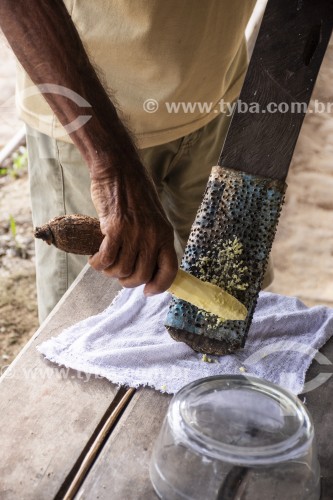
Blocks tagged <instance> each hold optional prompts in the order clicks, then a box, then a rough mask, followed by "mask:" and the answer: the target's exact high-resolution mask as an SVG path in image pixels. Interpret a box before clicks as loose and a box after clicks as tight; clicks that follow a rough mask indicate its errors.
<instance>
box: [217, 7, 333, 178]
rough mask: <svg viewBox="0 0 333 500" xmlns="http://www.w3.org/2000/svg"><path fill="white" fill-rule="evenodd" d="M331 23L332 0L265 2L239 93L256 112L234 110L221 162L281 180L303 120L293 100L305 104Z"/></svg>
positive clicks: (285, 172)
mask: <svg viewBox="0 0 333 500" xmlns="http://www.w3.org/2000/svg"><path fill="white" fill-rule="evenodd" d="M332 25H333V2H332V0H316V1H315V2H314V1H313V0H278V1H276V0H269V2H268V4H267V8H266V11H265V14H264V18H263V21H262V25H261V28H260V31H259V34H258V38H257V40H256V44H255V48H254V52H253V55H252V58H251V61H250V65H249V68H248V71H247V74H246V78H245V81H244V85H243V88H242V91H241V94H240V97H239V99H240V101H241V102H242V103H243V104H244V105H248V106H250V105H251V103H257V104H258V106H259V109H260V112H250V111H247V112H244V111H241V110H237V109H236V111H235V114H234V116H233V118H232V121H231V124H230V128H229V131H228V134H227V137H226V140H225V143H224V146H223V149H222V153H221V157H220V159H219V165H222V166H225V167H227V168H233V169H236V170H241V171H243V172H248V173H252V174H257V175H262V176H264V177H268V178H271V179H280V180H285V178H286V176H287V173H288V168H289V165H290V161H291V158H292V155H293V152H294V148H295V145H296V141H297V138H298V135H299V131H300V128H301V125H302V122H303V118H304V110H303V111H301V112H296V113H295V112H292V109H291V104H292V103H305V104H307V103H308V102H309V100H310V97H311V94H312V90H313V87H314V84H315V81H316V78H317V74H318V71H319V68H320V65H321V62H322V59H323V57H324V54H325V51H326V48H327V45H328V42H329V38H330V35H331V32H332ZM269 103H276V104H279V103H286V105H287V106H289V110H288V111H287V112H273V113H269V112H268V111H267V105H268V104H269ZM250 109H251V108H250ZM252 109H255V108H252Z"/></svg>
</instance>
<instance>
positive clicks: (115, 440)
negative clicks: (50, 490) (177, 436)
mask: <svg viewBox="0 0 333 500" xmlns="http://www.w3.org/2000/svg"><path fill="white" fill-rule="evenodd" d="M170 399H171V396H168V395H166V394H161V393H159V392H156V391H153V390H152V389H141V390H138V391H137V392H136V394H135V395H134V397H133V399H132V401H131V403H130V404H129V406H128V408H127V409H126V410H125V412H124V414H123V416H122V418H121V420H120V422H119V423H118V425H117V426H116V428H115V430H114V431H113V433H112V434H111V436H110V437H109V439H108V441H107V443H106V445H105V446H104V448H103V450H102V452H101V454H100V455H99V457H98V459H97V461H96V462H95V464H94V466H93V467H92V469H91V471H90V473H89V475H88V477H87V478H86V480H85V482H84V483H83V485H82V487H81V488H80V490H79V491H78V494H77V496H76V497H75V498H76V500H91V499H92V498H98V499H99V500H110V499H112V500H124V499H131V500H136V499H140V500H142V499H145V500H156V498H157V496H156V494H155V493H154V489H153V486H152V485H151V482H150V479H149V469H148V468H149V461H150V456H151V453H152V447H153V444H154V442H155V440H156V438H157V436H158V433H159V431H160V428H161V425H162V422H163V419H164V416H165V414H166V411H167V408H168V405H169V402H170Z"/></svg>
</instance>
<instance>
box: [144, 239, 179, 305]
mask: <svg viewBox="0 0 333 500" xmlns="http://www.w3.org/2000/svg"><path fill="white" fill-rule="evenodd" d="M177 270H178V260H177V255H176V252H175V250H174V248H173V247H172V248H164V249H161V251H160V253H159V255H158V260H157V267H156V270H155V273H154V275H153V277H152V279H151V280H150V281H149V282H148V283H147V284H146V286H145V288H144V293H145V295H155V294H157V293H162V292H165V291H166V290H167V289H168V288H169V287H170V285H171V283H172V282H173V280H174V279H175V277H176V274H177Z"/></svg>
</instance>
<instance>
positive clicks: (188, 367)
mask: <svg viewBox="0 0 333 500" xmlns="http://www.w3.org/2000/svg"><path fill="white" fill-rule="evenodd" d="M169 301H170V295H169V294H168V293H164V294H160V295H156V296H153V297H148V298H146V297H145V296H144V294H143V286H140V287H137V288H135V289H123V290H122V291H121V292H120V293H119V294H118V296H117V297H116V298H115V299H114V301H113V303H112V304H111V305H110V306H109V307H108V308H107V309H105V311H103V312H102V313H101V314H98V315H96V316H92V317H90V318H88V319H85V320H83V321H81V322H79V323H77V324H76V325H74V326H72V327H70V328H68V329H66V330H65V331H63V332H62V333H61V334H60V335H59V336H58V337H53V338H51V339H49V340H47V341H46V342H43V343H42V344H41V345H39V346H38V350H39V351H40V352H41V353H42V354H44V355H45V356H46V358H47V359H49V360H50V361H53V362H55V363H58V364H59V365H64V366H66V367H69V368H72V369H74V370H78V371H80V372H86V373H90V374H94V375H96V376H97V375H98V376H103V377H106V378H107V379H108V380H110V381H111V382H114V383H116V384H123V385H128V386H130V387H139V386H150V387H153V388H154V389H156V390H159V391H161V392H167V393H175V392H177V391H178V390H179V389H181V388H182V387H183V386H184V385H186V384H188V383H189V382H192V381H193V380H196V379H199V378H202V377H208V376H212V375H221V374H241V373H244V374H252V375H255V376H258V377H261V378H264V379H266V380H269V381H271V382H274V383H276V384H279V385H281V386H283V387H285V388H287V389H289V390H291V391H292V392H293V393H295V394H299V393H300V392H302V389H303V385H304V379H305V374H306V371H307V370H308V368H309V366H310V364H311V361H312V359H313V358H314V357H315V356H316V353H317V350H318V349H319V348H320V347H321V346H322V345H323V344H325V342H327V340H328V339H329V338H330V337H331V335H332V333H333V309H330V308H328V307H324V306H316V307H311V308H308V307H306V306H305V305H304V304H303V303H302V302H300V301H299V300H298V299H296V298H293V297H286V296H282V295H277V294H274V293H268V292H261V294H260V296H259V300H258V305H257V308H256V312H255V315H254V318H253V322H252V325H251V328H250V331H249V335H248V338H247V341H246V345H245V348H244V349H241V350H240V351H239V352H237V353H235V354H232V355H227V356H221V357H215V356H207V357H205V356H203V355H202V354H198V353H196V352H194V351H192V349H191V348H190V347H188V346H187V345H186V344H183V343H180V342H175V341H174V340H173V339H172V338H171V337H170V336H169V334H168V332H167V330H166V329H165V327H164V321H165V318H166V314H167V310H168V305H169ZM204 360H206V362H205V361H204Z"/></svg>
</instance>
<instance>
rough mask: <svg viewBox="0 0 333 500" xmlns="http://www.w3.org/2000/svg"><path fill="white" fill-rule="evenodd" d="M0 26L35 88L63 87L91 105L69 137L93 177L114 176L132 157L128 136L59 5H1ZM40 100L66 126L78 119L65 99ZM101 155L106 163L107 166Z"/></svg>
mask: <svg viewBox="0 0 333 500" xmlns="http://www.w3.org/2000/svg"><path fill="white" fill-rule="evenodd" d="M0 27H1V29H2V30H3V32H4V34H5V36H6V38H7V39H8V42H9V44H10V45H11V47H12V49H13V51H14V53H15V55H16V57H17V58H18V60H19V62H20V63H21V65H22V66H23V68H24V69H25V70H26V71H27V73H28V74H29V76H30V78H31V79H32V81H33V82H34V83H35V84H36V85H45V84H55V85H60V86H63V87H65V88H66V89H69V90H70V91H73V92H76V93H77V94H79V95H80V96H81V97H83V98H84V99H85V100H86V101H88V103H89V104H90V105H91V108H87V113H85V114H89V115H90V114H91V118H90V119H89V120H88V122H87V123H86V124H85V125H83V126H81V127H80V128H78V129H77V130H75V131H73V132H71V133H70V136H71V138H72V140H73V142H74V143H75V145H76V146H77V147H78V148H79V150H80V151H81V153H82V155H83V157H84V159H85V160H86V162H87V164H88V166H89V168H90V172H91V175H92V177H93V178H102V177H104V175H106V176H109V175H110V173H111V174H112V173H115V174H116V173H117V168H120V165H119V161H120V159H121V158H122V156H123V154H124V153H125V152H126V155H127V156H132V155H133V157H136V151H135V147H134V145H133V143H132V141H131V139H130V137H129V135H128V132H127V131H126V128H125V127H124V126H123V124H122V122H121V121H120V119H119V118H118V115H117V112H116V109H115V107H114V105H113V104H112V102H111V101H110V99H109V96H108V95H107V93H106V91H105V89H104V88H103V86H102V84H101V82H100V81H99V79H98V76H97V75H96V72H95V70H94V68H93V66H92V64H91V63H90V61H89V58H88V56H87V54H86V52H85V49H84V47H83V45H82V42H81V39H80V37H79V35H78V33H77V30H76V28H75V26H74V24H73V22H72V20H71V17H70V15H69V13H68V12H67V9H66V7H65V5H64V3H63V2H62V0H29V2H27V1H26V0H0ZM43 95H44V97H45V99H46V100H47V102H48V103H49V105H50V107H51V108H52V110H53V111H54V113H55V114H56V116H57V117H58V119H59V121H60V122H61V124H62V125H64V126H66V125H68V124H69V123H71V122H72V121H73V120H75V119H76V118H77V117H78V116H80V115H81V114H82V107H79V106H78V105H77V104H76V103H75V102H74V101H73V100H72V99H70V98H68V97H65V96H62V95H59V94H58V93H43ZM105 156H107V158H108V160H109V161H105ZM113 156H114V158H116V160H115V161H114V162H113V161H112V157H113ZM110 160H111V161H110ZM127 163H128V162H127ZM105 169H108V172H106V171H105ZM110 170H111V171H114V172H110Z"/></svg>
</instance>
